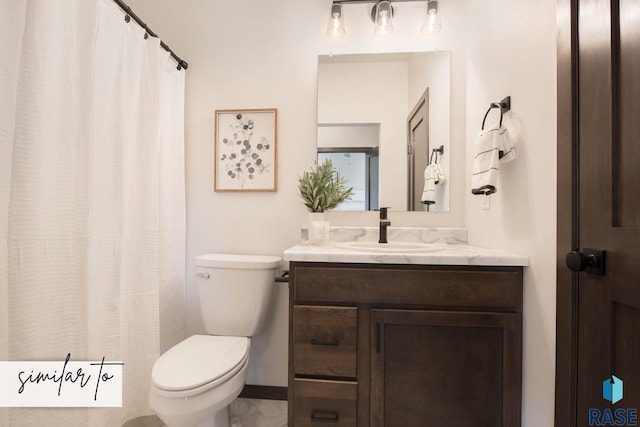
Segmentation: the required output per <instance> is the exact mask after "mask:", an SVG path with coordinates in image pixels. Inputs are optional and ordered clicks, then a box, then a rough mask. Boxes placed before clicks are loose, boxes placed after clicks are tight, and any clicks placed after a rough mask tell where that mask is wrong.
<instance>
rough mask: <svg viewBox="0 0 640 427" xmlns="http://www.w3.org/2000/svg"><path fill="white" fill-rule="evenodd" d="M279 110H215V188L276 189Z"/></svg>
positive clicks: (236, 189) (218, 190)
mask: <svg viewBox="0 0 640 427" xmlns="http://www.w3.org/2000/svg"><path fill="white" fill-rule="evenodd" d="M277 140H278V110H277V109H276V108H262V109H238V110H215V140H214V159H215V163H214V165H215V166H214V168H215V170H214V190H215V191H217V192H224V191H277V182H278V163H277V162H278V155H277V142H278V141H277Z"/></svg>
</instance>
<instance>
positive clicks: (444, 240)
mask: <svg viewBox="0 0 640 427" xmlns="http://www.w3.org/2000/svg"><path fill="white" fill-rule="evenodd" d="M373 234H375V235H376V236H375V238H376V239H377V229H374V230H373V231H372V230H369V229H368V228H362V227H336V228H335V229H333V227H332V230H331V240H332V241H331V242H330V243H329V244H328V245H312V244H309V243H307V242H304V241H303V242H302V243H299V244H297V245H295V246H292V247H290V248H288V249H286V250H285V251H284V257H283V258H284V261H285V262H289V261H307V262H349V263H373V264H376V263H377V264H425V265H467V266H475V265H478V266H528V265H529V257H528V256H526V255H519V254H514V253H512V252H507V251H503V250H496V249H488V248H483V247H479V246H471V245H468V244H467V243H466V230H464V229H454V228H449V229H417V228H416V229H410V228H400V229H395V230H392V229H391V228H390V229H389V241H404V242H407V241H408V242H411V241H413V242H423V243H433V244H438V245H439V246H441V247H442V250H439V251H434V252H411V253H402V252H401V253H398V252H393V253H390V252H376V251H370V250H354V249H346V248H344V247H341V246H342V244H343V243H344V242H350V241H371V242H375V241H376V240H374V239H373V238H372V237H373ZM394 237H395V239H394Z"/></svg>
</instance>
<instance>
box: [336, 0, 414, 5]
mask: <svg viewBox="0 0 640 427" xmlns="http://www.w3.org/2000/svg"><path fill="white" fill-rule="evenodd" d="M390 1H391V3H408V2H417V1H421V2H424V1H426V0H390ZM333 3H340V4H354V3H378V1H377V0H333Z"/></svg>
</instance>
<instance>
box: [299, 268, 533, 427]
mask: <svg viewBox="0 0 640 427" xmlns="http://www.w3.org/2000/svg"><path fill="white" fill-rule="evenodd" d="M290 271H291V278H290V345H289V360H290V361H292V363H290V364H289V366H290V367H289V391H288V393H289V426H290V427H301V426H323V427H327V426H330V425H336V426H358V427H368V426H372V427H412V426H416V427H418V426H420V427H431V426H433V427H436V426H437V427H447V426H451V427H454V426H464V427H473V426H479V427H482V426H487V427H496V426H504V427H516V426H519V425H520V419H521V396H522V379H521V377H522V267H467V266H424V265H387V264H342V263H335V264H330V263H311V262H291V265H290Z"/></svg>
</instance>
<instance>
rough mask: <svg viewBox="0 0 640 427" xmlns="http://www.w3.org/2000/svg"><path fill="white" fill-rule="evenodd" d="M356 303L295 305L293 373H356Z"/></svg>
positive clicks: (344, 374)
mask: <svg viewBox="0 0 640 427" xmlns="http://www.w3.org/2000/svg"><path fill="white" fill-rule="evenodd" d="M357 312H358V310H357V308H356V307H318V306H304V305H303V306H295V307H294V309H293V316H294V326H293V327H294V333H293V335H294V341H293V354H294V358H293V370H294V373H295V374H296V375H311V376H323V377H339V378H355V377H356V344H357Z"/></svg>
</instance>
